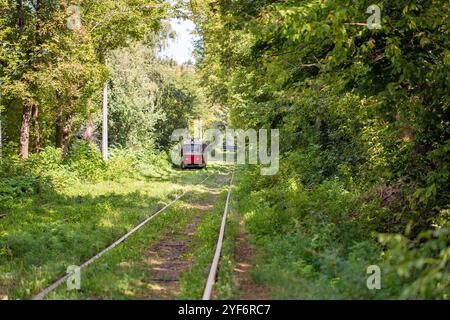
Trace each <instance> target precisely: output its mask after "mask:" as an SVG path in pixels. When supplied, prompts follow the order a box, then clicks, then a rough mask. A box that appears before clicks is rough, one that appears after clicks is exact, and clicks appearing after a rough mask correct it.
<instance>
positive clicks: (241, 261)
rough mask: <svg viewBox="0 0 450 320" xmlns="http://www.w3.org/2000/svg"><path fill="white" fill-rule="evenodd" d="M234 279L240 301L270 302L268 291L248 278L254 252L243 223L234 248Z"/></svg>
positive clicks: (240, 225)
mask: <svg viewBox="0 0 450 320" xmlns="http://www.w3.org/2000/svg"><path fill="white" fill-rule="evenodd" d="M234 255H235V259H236V268H235V269H234V271H235V272H236V277H237V281H238V288H239V289H238V290H239V299H240V300H270V299H271V295H270V292H269V289H268V288H267V287H265V286H264V285H260V284H257V283H255V282H253V281H252V279H251V277H250V270H251V269H252V267H253V260H254V256H255V250H254V248H253V247H252V246H251V244H250V242H249V239H248V236H247V234H246V233H245V231H244V222H243V221H241V222H240V224H239V233H238V235H237V238H236V246H235V253H234Z"/></svg>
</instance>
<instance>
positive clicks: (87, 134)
mask: <svg viewBox="0 0 450 320" xmlns="http://www.w3.org/2000/svg"><path fill="white" fill-rule="evenodd" d="M94 130H95V128H94V120H92V119H91V118H89V119H88V120H87V121H86V128H85V130H84V133H83V140H86V141H92V140H93V139H94Z"/></svg>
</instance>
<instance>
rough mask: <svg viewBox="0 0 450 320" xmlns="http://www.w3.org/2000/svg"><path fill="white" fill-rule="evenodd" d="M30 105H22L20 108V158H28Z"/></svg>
mask: <svg viewBox="0 0 450 320" xmlns="http://www.w3.org/2000/svg"><path fill="white" fill-rule="evenodd" d="M31 109H32V108H31V107H29V106H24V107H23V110H22V126H21V127H20V148H19V156H20V157H21V158H24V159H25V158H28V155H29V153H28V149H29V144H30V120H31Z"/></svg>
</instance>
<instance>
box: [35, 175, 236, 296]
mask: <svg viewBox="0 0 450 320" xmlns="http://www.w3.org/2000/svg"><path fill="white" fill-rule="evenodd" d="M211 177H212V175H209V176H207V177H206V178H205V179H204V180H202V181H201V182H200V184H201V183H204V182H205V181H207V180H208V179H209V178H211ZM233 177H234V171H233V173H232V175H231V180H230V186H229V189H228V195H227V199H226V203H225V210H224V214H223V218H222V224H221V227H220V232H219V238H218V241H217V245H216V251H215V254H214V259H213V261H212V264H211V268H210V273H209V277H208V280H207V282H206V287H205V291H204V294H203V300H210V299H211V297H212V290H213V287H214V283H215V278H216V275H217V269H218V266H219V260H220V254H221V251H222V245H223V239H224V235H225V225H226V220H227V217H228V207H229V203H230V198H231V190H232V186H233ZM189 192H190V190H186V191H185V192H183V193H182V194H181V195H179V196H177V197H176V198H175V199H174V200H172V201H171V202H170V203H168V204H167V205H165V206H164V207H163V208H161V209H159V210H158V211H157V212H155V213H153V214H152V215H150V216H149V217H147V218H146V219H145V220H143V221H142V222H141V223H139V224H138V225H136V226H135V227H134V228H133V229H131V230H130V231H129V232H127V233H126V234H125V235H123V236H122V237H120V238H119V239H118V240H116V241H114V242H113V243H112V244H110V245H109V246H108V247H106V248H105V249H103V250H102V251H100V252H99V253H97V254H96V255H95V256H93V257H92V258H90V259H89V260H87V261H85V262H84V263H83V264H81V265H80V270H82V269H84V268H86V267H87V266H89V265H90V264H92V263H93V262H94V261H96V260H98V259H99V258H100V257H101V256H103V255H104V254H105V253H107V252H109V251H111V250H112V249H114V248H115V247H117V246H118V245H119V244H121V243H122V242H124V241H125V240H126V239H128V238H129V237H130V236H132V235H133V234H134V233H136V232H137V231H138V230H139V229H141V228H142V227H143V226H144V225H146V224H147V223H148V222H150V221H151V220H153V219H154V218H156V217H157V216H158V215H159V214H161V213H162V212H164V211H165V210H167V209H168V208H170V207H171V206H173V205H174V204H175V203H176V202H177V201H178V200H180V199H181V198H183V197H184V196H185V195H186V194H188V193H189ZM73 274H74V273H68V274H66V275H64V276H62V277H60V278H59V279H58V280H56V281H55V282H53V283H52V284H51V285H50V286H48V287H47V288H45V289H44V290H42V291H40V292H39V293H38V294H36V295H34V296H33V297H32V300H42V299H43V298H44V297H45V296H46V295H48V294H49V293H51V292H53V291H54V290H56V289H57V288H58V287H60V286H61V285H62V284H63V283H65V282H66V281H67V279H69V277H71V276H72V275H73Z"/></svg>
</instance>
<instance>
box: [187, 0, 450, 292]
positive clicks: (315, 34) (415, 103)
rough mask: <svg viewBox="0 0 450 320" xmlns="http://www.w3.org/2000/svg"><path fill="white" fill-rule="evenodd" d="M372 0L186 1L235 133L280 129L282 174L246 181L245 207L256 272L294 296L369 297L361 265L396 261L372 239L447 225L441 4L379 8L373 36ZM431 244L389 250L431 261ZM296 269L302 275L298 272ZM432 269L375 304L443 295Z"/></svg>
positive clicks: (205, 68)
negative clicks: (258, 265)
mask: <svg viewBox="0 0 450 320" xmlns="http://www.w3.org/2000/svg"><path fill="white" fill-rule="evenodd" d="M371 4H372V3H371V2H369V1H356V2H355V1H347V0H344V1H306V0H305V1H270V0H268V1H212V0H211V1H210V0H197V1H192V2H191V7H192V10H193V17H194V19H195V20H196V22H197V24H198V29H199V32H200V34H201V35H202V36H203V40H202V43H201V46H200V47H199V63H198V66H199V72H200V73H201V75H202V79H203V83H204V84H205V85H206V86H207V87H208V89H209V95H210V97H212V98H213V99H214V100H215V101H218V102H219V103H221V104H222V105H225V106H227V107H228V108H229V109H230V118H231V124H232V125H233V126H235V127H238V128H278V129H280V132H281V142H280V144H281V146H280V147H281V151H282V159H281V161H280V163H281V169H280V172H279V174H278V175H277V176H276V177H272V178H267V177H259V176H257V175H256V173H255V172H251V173H249V174H248V179H247V180H248V182H247V183H244V186H243V187H242V188H243V190H245V191H242V196H243V197H244V195H245V196H246V197H245V199H242V200H241V203H242V210H243V211H244V213H245V214H246V215H247V218H248V222H247V227H248V230H249V231H250V232H251V234H252V235H253V237H254V239H255V241H257V242H258V243H259V244H260V245H261V246H263V248H264V250H265V251H267V252H268V254H267V255H266V259H265V260H264V263H263V268H266V267H264V265H267V268H266V269H264V271H263V272H261V275H264V274H266V275H267V276H268V278H267V279H266V280H267V281H269V280H270V279H272V280H274V283H277V284H278V286H279V287H280V288H282V287H283V286H286V287H288V288H290V289H289V290H286V291H287V292H288V293H286V294H289V292H293V293H294V296H295V297H297V298H298V297H299V296H300V297H302V294H305V295H306V297H314V298H317V297H328V298H341V297H342V298H369V297H371V293H370V292H367V289H366V288H365V287H364V281H363V276H364V271H365V267H367V266H368V265H370V264H372V263H371V262H377V263H378V264H382V263H385V264H386V265H389V264H391V263H392V264H395V261H394V260H391V257H390V256H389V255H388V254H387V253H386V252H389V251H385V249H386V248H384V247H382V246H381V245H379V244H377V242H376V241H377V237H376V235H377V234H378V233H392V234H404V235H406V234H407V231H409V233H408V235H407V237H408V238H410V239H415V238H416V237H417V236H418V235H419V234H421V233H422V232H441V230H443V228H444V227H445V226H446V225H448V221H449V220H448V214H446V212H448V208H449V198H450V195H449V190H448V185H449V184H450V181H449V168H448V150H449V148H448V144H449V142H448V141H449V139H450V131H449V129H448V128H449V126H448V124H449V123H448V108H449V101H450V96H449V92H450V90H449V88H450V86H449V85H450V83H449V78H448V74H449V64H448V54H449V52H448V42H449V38H450V36H449V30H450V29H449V28H448V21H449V12H450V7H449V6H450V5H449V3H448V1H438V0H436V1H421V0H416V1H403V0H398V1H380V2H379V3H377V5H379V6H380V7H381V19H382V20H381V26H382V27H381V29H372V30H371V29H369V28H367V26H365V25H364V22H365V21H367V18H368V15H367V14H366V10H367V8H368V7H369V5H371ZM246 202H247V204H246ZM427 230H431V231H427ZM429 241H431V242H429ZM429 241H425V240H423V241H421V242H419V243H416V247H415V248H412V247H410V246H408V245H403V246H402V248H403V249H398V250H397V252H399V255H400V256H403V257H404V258H405V259H408V255H409V254H413V255H415V257H414V259H413V260H415V259H420V257H422V258H424V259H428V258H429V256H428V253H427V249H425V248H427V247H428V246H431V245H432V243H433V240H429ZM295 246H297V247H295ZM447 246H448V244H447ZM366 247H367V248H368V252H369V253H366V254H365V253H363V252H362V253H361V256H360V258H359V259H361V261H359V262H358V263H356V262H354V261H356V260H357V258H356V252H360V251H361V250H362V249H361V248H366ZM355 248H356V249H355ZM369 248H373V250H372V249H370V250H369ZM264 250H263V251H264ZM433 257H434V258H435V259H436V263H437V264H438V265H440V264H439V263H443V264H444V266H447V265H446V261H447V260H446V256H445V254H444V256H442V255H439V254H437V253H435V254H434V255H433ZM289 259H291V260H289ZM287 261H291V262H287ZM333 261H336V262H335V263H334V264H333ZM400 261H401V259H400ZM438 261H439V262H438ZM296 264H297V265H298V269H299V270H306V271H305V273H306V274H305V275H303V274H302V273H301V272H302V271H301V272H300V273H297V274H296V276H294V275H295V271H294V270H295V265H296ZM365 264H366V265H365ZM333 265H336V270H338V271H333V267H332V266H333ZM364 265H365V266H364ZM431 268H432V267H430V270H431ZM271 269H273V270H277V272H278V274H276V273H273V272H270V271H269V270H271ZM347 269H348V270H350V271H346V270H347ZM279 270H281V271H279ZM435 270H439V271H434V272H431V271H430V273H431V274H433V275H427V272H428V270H426V269H425V271H424V272H416V273H413V274H412V275H411V277H409V278H407V279H406V280H405V283H404V284H405V285H406V286H408V287H410V288H414V289H411V290H410V291H409V293H404V292H402V285H403V283H401V281H396V280H393V279H394V278H395V276H393V278H392V279H391V280H389V282H388V283H387V286H385V288H387V289H384V291H382V292H380V293H379V294H377V295H375V296H376V297H391V298H392V297H403V298H416V297H422V298H428V299H430V298H436V299H442V298H445V297H446V294H443V293H442V291H443V290H441V289H439V290H430V288H431V287H433V285H434V286H435V287H437V288H441V285H446V284H445V281H443V280H442V279H444V280H446V277H447V276H448V270H445V269H441V268H440V267H439V268H435ZM285 273H286V274H285ZM308 274H310V275H311V277H312V279H313V280H311V281H310V280H308V279H309V276H308ZM352 274H354V275H355V276H354V277H353V278H352ZM391 274H392V272H391ZM438 274H439V276H438ZM357 275H361V278H359V277H358V276H357ZM303 276H304V277H305V278H306V279H303ZM344 280H345V281H344ZM303 281H306V283H303ZM413 283H415V284H413ZM352 285H353V286H354V289H352ZM304 287H307V288H310V289H311V292H306V293H302V292H301V291H300V290H299V289H295V288H304ZM421 288H422V289H421ZM421 290H423V291H421ZM280 294H282V293H280ZM375 296H374V297H375ZM291 297H292V296H291Z"/></svg>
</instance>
